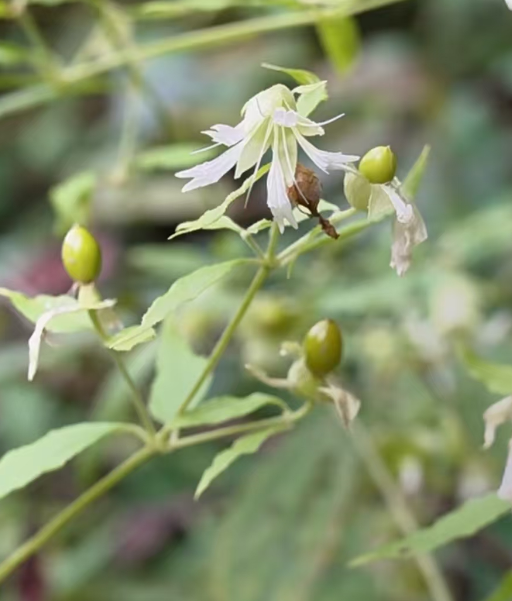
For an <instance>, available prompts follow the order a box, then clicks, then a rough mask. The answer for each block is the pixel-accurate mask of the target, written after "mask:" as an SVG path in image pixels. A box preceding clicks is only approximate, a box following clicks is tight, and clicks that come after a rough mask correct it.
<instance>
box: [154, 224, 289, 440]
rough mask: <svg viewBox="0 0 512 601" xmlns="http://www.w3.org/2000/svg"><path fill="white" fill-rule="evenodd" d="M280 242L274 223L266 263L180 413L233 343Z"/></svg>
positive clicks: (268, 271)
mask: <svg viewBox="0 0 512 601" xmlns="http://www.w3.org/2000/svg"><path fill="white" fill-rule="evenodd" d="M278 240H279V230H278V229H277V226H276V225H275V223H274V224H272V229H271V230H270V239H269V244H268V248H267V253H266V256H265V262H264V263H263V264H262V265H261V266H260V268H259V269H258V271H257V273H256V275H255V276H254V279H253V281H252V282H251V285H250V286H249V289H248V290H247V292H246V293H245V296H244V298H243V300H242V303H241V304H240V307H238V310H237V312H236V313H235V315H234V316H233V319H232V320H231V321H230V322H229V324H228V325H227V326H226V329H225V330H224V332H223V333H222V336H221V337H220V338H219V340H218V342H217V344H216V345H215V348H214V349H213V351H212V354H211V355H210V358H209V361H208V363H207V365H206V367H205V368H204V370H203V372H202V374H201V375H200V376H199V378H198V380H197V381H196V383H195V384H194V386H193V387H192V390H191V391H190V392H189V394H188V395H187V397H186V399H185V400H184V401H183V403H182V404H181V407H180V413H182V412H183V411H185V409H186V408H187V407H188V406H189V405H190V403H191V402H192V401H193V400H194V397H195V396H196V394H197V393H198V392H199V390H200V389H201V386H202V385H203V384H204V382H205V381H206V378H208V376H209V375H210V374H211V373H212V372H213V370H214V369H215V368H216V367H217V364H218V363H219V361H220V359H221V357H222V355H223V354H224V351H225V350H226V348H227V347H228V345H229V343H230V341H231V338H232V337H233V334H234V333H235V330H236V329H237V327H238V325H239V324H240V322H241V321H242V319H243V318H244V316H245V314H246V313H247V310H248V309H249V307H250V306H251V303H252V301H253V300H254V297H255V296H256V294H257V293H258V291H259V289H260V288H261V287H262V286H263V283H264V282H265V280H266V279H267V277H268V274H269V273H270V271H271V270H272V269H273V267H274V265H273V262H274V257H275V249H276V246H277V243H278ZM165 431H166V432H167V431H168V429H165Z"/></svg>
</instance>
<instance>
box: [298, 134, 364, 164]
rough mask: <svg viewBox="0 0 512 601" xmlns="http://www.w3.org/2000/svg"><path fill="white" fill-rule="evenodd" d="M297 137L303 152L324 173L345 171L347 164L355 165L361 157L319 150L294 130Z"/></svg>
mask: <svg viewBox="0 0 512 601" xmlns="http://www.w3.org/2000/svg"><path fill="white" fill-rule="evenodd" d="M294 132H295V137H296V138H297V141H298V143H299V144H300V145H301V147H302V150H304V152H305V153H306V154H307V155H308V157H309V158H310V159H311V160H312V161H313V163H315V165H316V166H317V167H318V168H319V169H321V170H322V171H324V172H325V173H329V169H334V170H343V169H346V165H347V163H353V162H354V161H358V160H359V157H358V156H355V155H350V154H343V153H342V152H328V151H327V150H319V149H318V148H316V147H315V146H313V144H311V142H309V141H308V140H306V138H305V137H304V136H303V135H302V134H301V133H300V132H299V131H298V130H297V129H295V130H294Z"/></svg>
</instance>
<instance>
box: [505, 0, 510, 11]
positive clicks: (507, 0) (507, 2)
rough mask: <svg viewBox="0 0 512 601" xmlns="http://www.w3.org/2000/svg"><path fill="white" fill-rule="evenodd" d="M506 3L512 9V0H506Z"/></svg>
mask: <svg viewBox="0 0 512 601" xmlns="http://www.w3.org/2000/svg"><path fill="white" fill-rule="evenodd" d="M505 3H506V5H507V6H508V7H509V8H510V10H512V0H505Z"/></svg>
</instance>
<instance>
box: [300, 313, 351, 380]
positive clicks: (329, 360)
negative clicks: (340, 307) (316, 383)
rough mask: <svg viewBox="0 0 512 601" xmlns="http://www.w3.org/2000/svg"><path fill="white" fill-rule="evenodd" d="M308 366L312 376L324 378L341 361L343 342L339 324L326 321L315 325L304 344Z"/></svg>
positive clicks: (329, 320)
mask: <svg viewBox="0 0 512 601" xmlns="http://www.w3.org/2000/svg"><path fill="white" fill-rule="evenodd" d="M303 349H304V355H305V360H306V365H307V367H308V369H309V370H310V371H311V373H312V374H314V375H315V376H317V377H319V378H323V377H324V376H326V375H327V374H329V373H331V371H332V370H333V369H335V367H337V365H338V364H339V362H340V361H341V353H342V350H343V341H342V337H341V331H340V329H339V327H338V324H337V323H336V322H334V321H332V320H331V319H324V320H323V321H319V322H318V323H317V324H315V325H314V326H313V327H312V328H311V329H310V330H309V332H308V333H307V334H306V336H305V338H304V342H303Z"/></svg>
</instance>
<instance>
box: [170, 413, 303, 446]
mask: <svg viewBox="0 0 512 601" xmlns="http://www.w3.org/2000/svg"><path fill="white" fill-rule="evenodd" d="M312 409H313V404H312V403H305V404H304V405H302V407H300V408H299V409H297V410H296V411H288V412H287V413H283V414H281V415H279V416H278V417H269V418H268V419H260V420H258V421H256V422H250V423H248V424H236V425H233V426H226V427H225V428H217V429H216V430H211V431H209V432H201V433H199V434H191V435H190V436H184V437H183V438H179V439H177V440H175V441H172V442H171V444H170V445H169V449H170V450H173V451H174V450H177V449H183V448H185V447H191V446H195V445H198V444H203V443H205V442H211V441H213V440H218V439H219V438H225V437H226V436H238V435H239V434H245V433H246V432H253V431H255V430H265V429H266V428H272V427H274V428H283V430H284V429H286V428H289V427H291V426H292V425H293V424H294V423H295V422H297V421H299V420H301V419H303V418H304V417H305V416H306V415H307V414H308V413H310V412H311V410H312Z"/></svg>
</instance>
